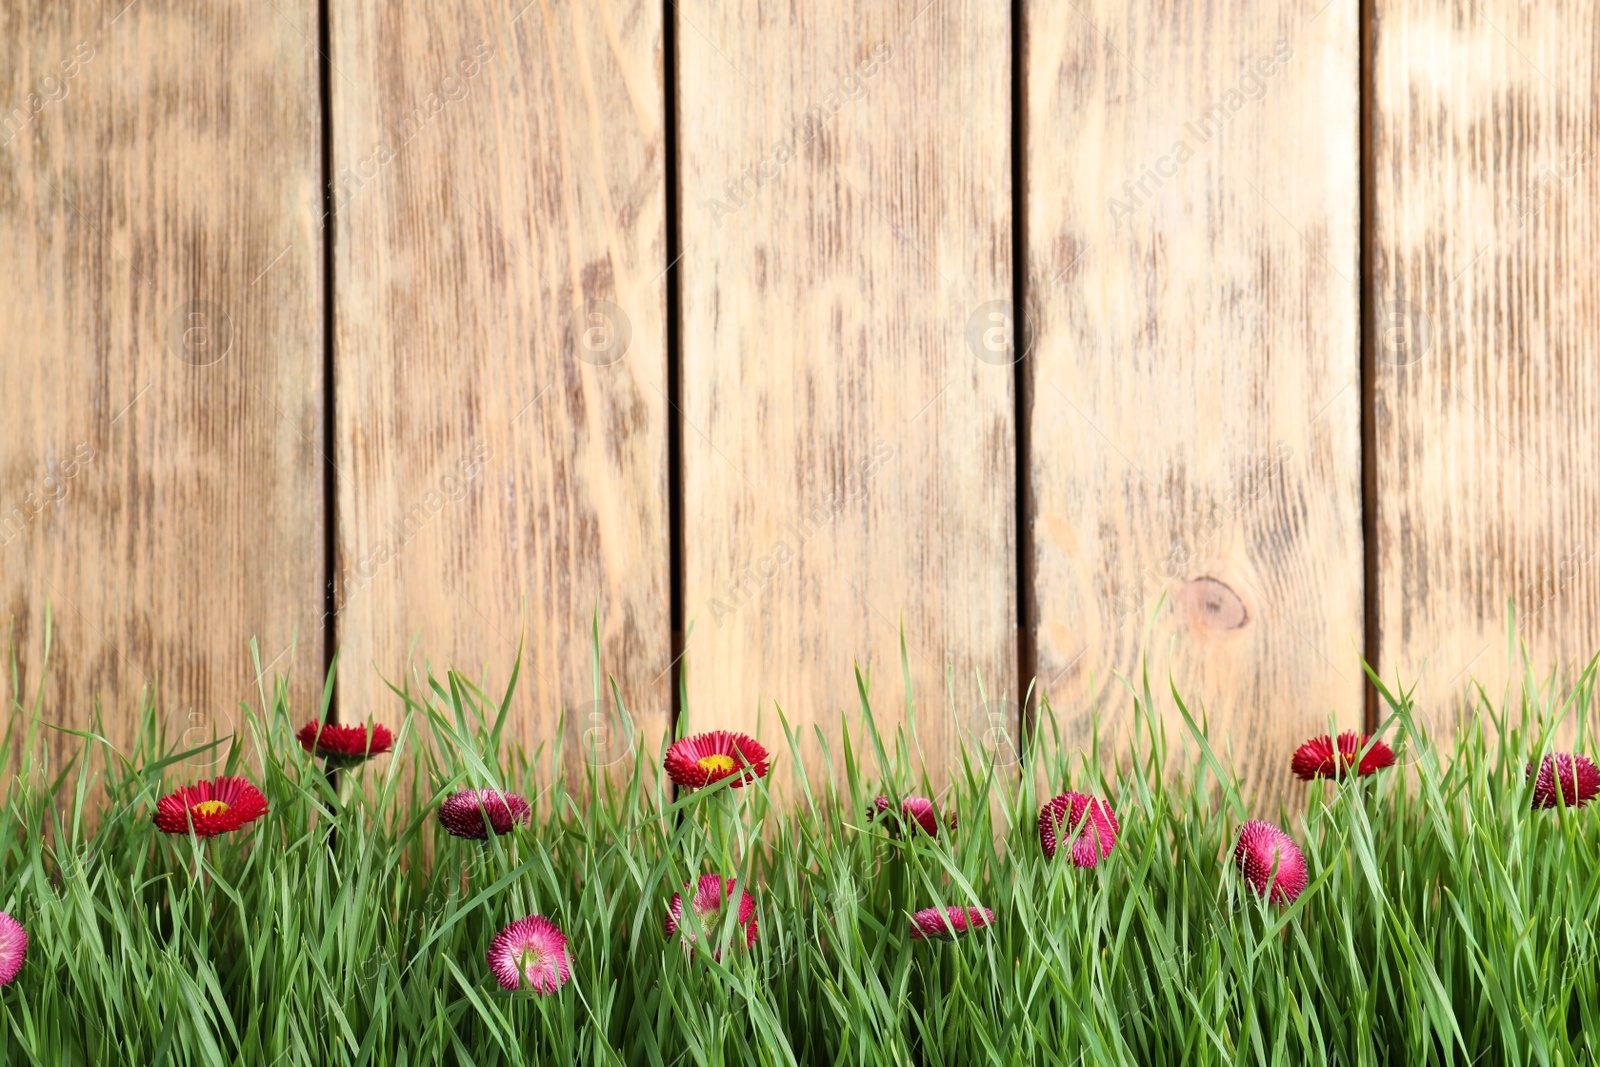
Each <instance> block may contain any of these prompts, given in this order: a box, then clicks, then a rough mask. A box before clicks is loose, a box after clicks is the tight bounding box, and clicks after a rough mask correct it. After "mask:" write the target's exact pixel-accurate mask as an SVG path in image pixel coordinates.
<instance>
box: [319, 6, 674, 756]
mask: <svg viewBox="0 0 1600 1067" xmlns="http://www.w3.org/2000/svg"><path fill="white" fill-rule="evenodd" d="M331 31H332V40H333V45H334V47H333V53H332V57H331V58H332V63H333V66H334V73H333V75H332V78H331V81H332V90H333V103H334V107H333V133H334V140H335V144H334V159H335V175H334V178H335V185H336V190H337V192H336V210H335V218H334V225H335V227H336V230H337V234H338V237H337V240H336V242H335V247H336V249H337V264H336V269H335V277H336V279H337V280H336V291H337V310H336V328H335V329H336V336H337V347H336V355H335V366H336V370H337V385H336V401H335V406H336V412H337V423H338V452H339V454H338V456H337V463H338V467H339V494H338V517H337V523H338V531H339V534H338V548H337V553H338V558H339V561H340V563H339V568H340V578H339V591H338V597H339V604H340V623H339V625H340V635H341V642H342V649H343V651H342V655H343V661H342V663H343V677H342V680H341V682H340V689H339V691H340V702H341V716H342V717H343V718H344V719H346V720H347V721H355V720H358V719H365V718H366V717H368V716H374V717H376V718H379V719H389V720H391V721H392V720H393V718H394V717H395V716H396V714H397V713H398V712H399V711H400V707H399V705H398V703H397V701H396V700H395V699H394V698H393V697H392V696H391V695H390V694H388V693H387V692H386V691H385V690H384V688H383V684H382V681H381V678H380V674H381V676H382V677H387V678H390V679H394V680H396V681H398V680H399V679H400V678H401V676H402V675H404V674H407V673H408V672H409V671H410V670H412V669H417V670H422V669H425V668H427V667H429V666H431V667H432V668H433V669H434V670H436V671H441V672H442V671H443V670H444V669H445V668H447V667H454V668H456V669H459V670H461V671H463V672H465V673H467V674H468V675H470V676H472V677H475V678H480V677H486V678H487V679H488V682H489V687H490V688H489V691H490V692H492V693H497V692H498V691H499V690H500V688H501V687H503V686H504V685H505V683H506V681H507V679H508V677H509V674H510V669H511V665H512V662H513V658H514V656H515V654H516V651H517V646H518V643H519V641H521V640H525V641H526V646H525V654H524V667H523V676H522V683H521V688H520V696H519V697H518V699H517V701H516V703H515V704H514V705H513V712H512V722H513V728H512V731H513V733H514V734H516V735H517V736H518V737H519V738H520V739H521V740H522V741H524V742H526V743H528V744H529V745H530V747H532V746H534V745H537V744H538V743H540V742H553V741H554V740H555V735H556V725H557V721H558V717H559V715H560V714H561V710H562V707H563V706H565V707H567V708H569V709H570V710H571V712H572V713H573V714H574V715H577V716H579V717H580V718H581V719H582V720H583V727H582V730H581V731H580V732H578V733H575V734H574V735H573V736H574V737H580V736H582V733H584V732H590V734H591V740H594V741H596V742H597V743H598V744H599V747H600V751H599V753H598V758H599V759H600V760H602V761H605V762H610V761H618V762H620V761H622V760H624V759H631V755H632V752H633V748H635V747H642V748H643V750H644V751H646V752H650V753H653V752H654V751H655V750H656V746H657V744H658V741H659V738H660V736H661V734H662V732H663V731H664V730H665V729H666V727H667V723H668V705H667V686H668V677H669V675H668V670H667V668H668V664H669V659H670V656H669V652H668V649H669V645H670V631H669V625H670V624H669V617H668V608H669V605H668V534H667V506H666V485H667V479H666V450H667V445H666V417H665V412H666V398H665V390H666V357H665V352H666V342H665V336H666V335H665V306H666V298H665V293H666V288H665V285H666V283H665V280H664V278H663V275H664V272H665V269H666V266H667V262H666V258H665V247H666V246H665V221H664V219H665V215H664V209H665V140H664V129H665V127H664V122H663V109H664V99H665V97H664V93H663V88H662V80H661V78H662V75H661V47H662V35H661V24H660V6H659V5H658V4H649V3H643V2H633V0H620V2H619V0H603V2H596V3H584V4H562V3H554V2H545V0H538V2H536V3H530V4H527V5H526V6H523V5H521V4H517V5H498V4H497V5H486V4H485V5H479V4H472V5H468V6H466V7H465V8H458V7H451V8H449V9H448V10H447V9H445V8H438V9H435V8H432V7H414V6H404V5H401V6H396V5H387V4H383V5H380V4H371V3H356V2H343V0H341V2H338V3H335V4H334V5H333V9H332V26H331ZM596 315H598V316H599V317H598V318H596V317H594V316H596ZM596 612H598V614H599V625H600V640H601V657H602V666H603V669H605V670H607V671H609V672H610V673H612V674H613V675H615V676H616V678H617V680H618V683H619V685H620V686H621V689H622V692H623V695H624V697H625V698H626V700H627V701H628V703H629V706H630V711H631V714H632V718H633V723H634V724H635V725H636V727H637V729H638V731H639V736H637V737H635V738H633V739H632V741H631V742H630V739H629V735H628V733H627V730H626V729H625V728H624V725H623V724H621V723H620V722H618V721H617V720H615V719H610V718H607V719H603V720H600V721H596V720H593V719H592V718H591V716H592V715H595V714H599V713H598V712H596V711H595V710H594V709H592V708H587V707H586V704H587V703H588V702H590V701H591V700H592V697H593V677H592V671H591V625H592V621H593V619H594V616H595V613H596ZM413 641H414V642H415V644H414V651H413ZM630 746H631V747H630ZM572 754H573V755H574V756H576V752H575V751H574V752H573V753H572ZM630 765H631V763H630Z"/></svg>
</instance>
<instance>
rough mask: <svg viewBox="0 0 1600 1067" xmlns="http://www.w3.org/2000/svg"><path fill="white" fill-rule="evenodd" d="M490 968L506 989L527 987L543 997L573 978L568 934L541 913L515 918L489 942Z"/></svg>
mask: <svg viewBox="0 0 1600 1067" xmlns="http://www.w3.org/2000/svg"><path fill="white" fill-rule="evenodd" d="M488 959H489V970H491V971H493V972H494V977H495V980H496V981H497V982H499V983H500V985H501V986H502V987H503V988H505V989H523V988H526V989H529V990H532V991H533V992H535V993H537V994H539V995H540V996H544V995H546V994H548V993H554V992H555V991H556V990H558V989H560V988H561V987H562V986H564V985H566V983H567V979H569V978H571V977H572V970H571V968H570V967H569V966H568V964H567V935H566V934H563V933H562V932H561V931H560V930H559V929H557V928H556V924H555V923H553V922H551V921H550V920H549V919H546V918H545V917H544V916H543V915H529V916H528V917H527V918H525V919H518V920H517V921H516V922H514V923H512V924H511V925H510V926H508V927H506V928H505V929H504V930H501V931H500V932H499V933H498V934H496V935H495V938H494V941H492V942H491V943H490V944H489V953H488Z"/></svg>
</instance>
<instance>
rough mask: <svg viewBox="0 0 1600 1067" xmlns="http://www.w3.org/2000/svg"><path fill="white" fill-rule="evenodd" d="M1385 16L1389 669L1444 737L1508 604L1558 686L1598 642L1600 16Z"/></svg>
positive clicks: (1484, 670)
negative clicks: (1558, 678) (1409, 686)
mask: <svg viewBox="0 0 1600 1067" xmlns="http://www.w3.org/2000/svg"><path fill="white" fill-rule="evenodd" d="M1377 10H1378V15H1379V18H1378V23H1377V47H1376V53H1375V78H1376V98H1375V106H1376V109H1377V113H1376V116H1375V121H1374V138H1375V144H1374V157H1375V167H1376V175H1375V176H1376V193H1377V195H1376V204H1375V216H1376V217H1375V224H1376V225H1375V241H1376V260H1375V274H1374V279H1373V287H1374V300H1375V303H1376V306H1377V311H1378V314H1379V319H1378V322H1377V330H1378V345H1377V361H1376V362H1377V368H1378V373H1377V377H1376V389H1377V392H1376V397H1375V408H1376V421H1375V427H1376V434H1377V448H1378V451H1377V463H1378V481H1379V508H1378V522H1379V538H1378V545H1379V551H1380V557H1379V566H1380V573H1381V584H1380V596H1381V600H1380V611H1381V639H1382V653H1381V658H1382V662H1383V665H1384V673H1385V675H1386V676H1389V677H1394V676H1395V675H1396V674H1398V675H1399V677H1401V678H1402V679H1405V680H1406V681H1407V682H1408V683H1413V682H1420V688H1419V690H1418V699H1419V701H1420V702H1421V705H1422V708H1423V710H1424V711H1425V712H1427V713H1429V714H1430V715H1432V716H1433V717H1434V722H1435V724H1436V725H1438V726H1440V727H1443V728H1446V729H1449V728H1452V727H1454V726H1455V725H1456V723H1457V721H1458V719H1457V716H1456V714H1455V713H1456V712H1457V711H1459V710H1460V709H1461V708H1462V706H1463V701H1464V700H1470V699H1472V686H1473V683H1474V682H1475V681H1476V682H1479V683H1482V684H1483V685H1484V686H1485V689H1486V690H1487V692H1488V693H1489V695H1490V697H1491V698H1492V699H1495V700H1496V701H1498V700H1499V699H1500V696H1501V694H1502V693H1503V692H1504V691H1505V687H1506V685H1507V683H1508V682H1510V683H1512V684H1515V683H1516V681H1517V679H1518V678H1519V676H1520V674H1521V667H1520V665H1519V663H1518V662H1517V660H1516V658H1515V657H1514V656H1511V655H1508V647H1507V634H1508V611H1507V609H1508V606H1509V607H1513V608H1514V610H1515V612H1516V615H1517V617H1518V620H1519V621H1518V628H1519V630H1520V631H1521V634H1522V636H1523V637H1524V638H1525V640H1526V641H1527V643H1528V652H1529V653H1530V655H1531V657H1532V660H1533V665H1534V667H1535V669H1536V671H1537V672H1538V673H1539V674H1541V675H1543V674H1544V673H1545V672H1547V671H1550V670H1552V669H1557V670H1560V671H1562V672H1565V673H1570V672H1572V671H1574V670H1576V669H1578V668H1581V666H1582V665H1583V664H1584V663H1585V662H1587V660H1588V659H1589V657H1590V656H1592V655H1593V654H1594V653H1595V651H1596V650H1597V649H1600V581H1597V580H1596V577H1595V563H1596V554H1597V552H1600V525H1597V523H1600V487H1597V485H1596V482H1595V478H1594V471H1595V465H1596V451H1595V441H1596V434H1597V431H1600V417H1597V411H1600V360H1597V358H1596V349H1597V347H1600V281H1597V279H1600V275H1597V273H1596V271H1595V269H1594V264H1595V255H1596V252H1595V250H1596V248H1597V247H1600V176H1597V175H1600V133H1597V130H1600V113H1597V112H1600V6H1597V5H1596V4H1595V3H1593V2H1592V0H1590V2H1561V3H1546V4H1519V3H1510V2H1484V3H1478V2H1472V3H1448V4H1442V5H1441V4H1433V3H1426V4H1425V3H1391V2H1387V0H1380V2H1379V3H1378V5H1377ZM1513 691H1514V690H1513Z"/></svg>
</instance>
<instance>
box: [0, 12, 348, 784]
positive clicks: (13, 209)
mask: <svg viewBox="0 0 1600 1067" xmlns="http://www.w3.org/2000/svg"><path fill="white" fill-rule="evenodd" d="M315 24H316V18H315V5H314V4H309V3H303V2H296V0H279V2H278V3H277V4H276V5H270V4H269V5H261V4H253V3H246V2H244V0H231V2H222V3H216V4H207V5H204V6H203V7H194V6H189V5H168V4H153V3H148V2H147V3H129V4H111V5H106V4H99V3H93V4H91V3H82V2H76V3H68V4H50V5H40V4H34V3H26V2H21V0H17V2H11V0H7V2H3V3H0V247H3V248H4V249H5V254H4V255H3V256H0V397H4V398H5V412H6V417H5V419H4V421H3V422H0V585H3V590H4V602H3V603H4V610H5V612H6V614H7V615H9V616H10V619H11V622H12V624H13V625H14V626H15V627H16V631H15V633H16V637H17V643H18V646H19V652H20V654H21V659H22V675H21V679H20V681H21V685H20V687H19V688H20V692H17V693H9V692H8V693H7V699H11V698H24V697H25V696H31V694H32V690H33V687H35V686H36V685H37V684H38V682H39V677H40V669H41V667H40V657H41V651H42V645H43V638H44V634H43V621H44V612H45V605H46V603H48V604H49V605H50V609H51V611H52V612H53V615H54V621H55V634H54V644H53V650H52V655H51V661H50V665H49V674H48V683H49V688H48V693H49V696H48V699H47V706H48V707H49V709H50V712H51V714H52V715H53V716H55V718H56V719H57V720H58V721H60V722H62V723H65V724H68V725H72V726H76V727H83V726H85V725H87V723H88V722H89V719H90V715H91V713H92V710H93V707H94V702H95V701H96V700H100V701H102V706H103V708H104V713H105V720H106V728H107V731H108V733H109V735H110V738H111V739H112V740H113V742H114V743H116V744H118V745H119V746H126V745H127V744H128V743H129V742H130V741H131V740H132V738H133V730H134V729H135V727H136V725H137V723H136V721H135V718H134V714H135V711H136V709H137V706H138V699H139V694H140V690H141V689H142V688H143V687H144V686H146V685H151V686H156V687H157V688H158V690H159V693H160V695H161V702H162V705H163V707H164V708H166V709H169V710H168V711H167V718H168V722H167V725H168V728H169V730H170V731H171V734H172V737H173V739H174V740H179V739H181V740H184V741H187V742H189V743H190V744H194V743H198V742H200V741H201V740H202V739H203V738H207V737H209V734H210V731H211V729H212V727H213V726H216V727H217V728H219V729H220V730H221V731H222V732H223V733H228V732H231V731H232V730H233V728H234V727H235V726H236V725H237V722H238V702H239V701H240V700H241V699H246V698H248V699H251V700H252V702H254V698H255V693H256V682H255V672H254V669H253V668H252V665H251V657H250V651H249V641H250V638H251V637H252V636H254V637H258V638H259V640H260V646H261V658H262V660H263V663H265V664H267V665H269V667H270V668H271V670H275V671H281V670H284V669H285V668H286V667H287V666H288V665H289V664H291V663H294V664H295V666H296V670H297V672H298V673H297V677H298V682H297V685H296V688H295V696H296V699H297V700H298V701H300V703H301V705H302V706H306V705H309V703H310V701H311V699H312V695H313V694H314V693H315V692H316V691H317V679H316V677H315V675H317V674H319V673H320V670H321V666H322V646H321V637H320V633H319V629H318V625H317V624H318V616H319V615H320V603H321V594H320V588H321V582H322V579H323V562H322V552H321V544H322V537H323V524H322V523H323V516H322V505H321V499H322V498H321V484H322V481H321V478H322V472H321V468H320V466H319V460H318V455H317V443H318V441H319V440H320V438H321V432H322V431H321V423H320V418H321V368H322V336H321V333H322V330H321V326H322V315H321V309H322V277H321V259H320V241H319V236H318V233H317V227H316V219H315V217H314V215H313V214H312V213H311V212H310V211H308V210H307V209H306V204H307V203H308V202H309V201H310V200H311V198H312V197H313V196H314V194H315V192H316V189H317V184H318V172H319V166H320V163H319V159H320V155H319V131H320V123H319V117H318V93H317V66H316V54H315V51H314V48H313V47H312V46H310V45H308V44H307V43H306V41H305V40H304V39H303V37H302V32H303V29H304V27H313V28H314V27H315ZM312 38H313V40H314V39H315V32H314V29H313V32H312ZM297 631H298V639H299V644H298V648H297V651H296V654H293V655H291V653H290V646H291V642H292V641H293V640H294V639H295V635H296V632H297ZM6 678H7V684H8V688H9V678H10V675H9V673H7V675H6ZM225 751H226V750H225V749H223V750H217V751H215V752H214V754H212V755H208V756H205V757H196V759H195V760H192V761H191V762H192V763H195V764H197V765H199V767H201V768H203V767H209V766H210V765H211V764H212V763H214V762H216V761H217V760H220V759H221V758H222V757H223V756H224V755H225Z"/></svg>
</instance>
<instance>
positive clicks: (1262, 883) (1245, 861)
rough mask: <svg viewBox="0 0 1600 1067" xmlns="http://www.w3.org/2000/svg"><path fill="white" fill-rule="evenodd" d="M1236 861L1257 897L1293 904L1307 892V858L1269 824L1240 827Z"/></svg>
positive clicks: (1287, 838)
mask: <svg viewBox="0 0 1600 1067" xmlns="http://www.w3.org/2000/svg"><path fill="white" fill-rule="evenodd" d="M1233 862H1234V863H1236V864H1238V867H1239V871H1240V873H1241V874H1243V875H1244V879H1245V881H1247V882H1249V883H1250V888H1251V889H1253V890H1255V891H1256V895H1258V896H1265V897H1267V898H1268V899H1269V900H1271V902H1272V903H1274V904H1291V903H1293V902H1294V899H1295V898H1296V897H1298V896H1299V895H1300V894H1301V893H1303V892H1305V888H1306V859H1305V857H1304V856H1302V855H1301V854H1300V846H1299V845H1296V844H1295V843H1294V838H1292V837H1290V836H1289V835H1288V834H1286V833H1284V832H1283V831H1282V830H1280V829H1278V828H1277V827H1276V826H1274V825H1272V824H1271V823H1269V822H1247V823H1245V824H1244V825H1243V826H1241V827H1239V843H1238V844H1237V845H1235V846H1234V848H1233ZM1274 868H1276V869H1277V874H1276V876H1274V874H1273V869H1274Z"/></svg>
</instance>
